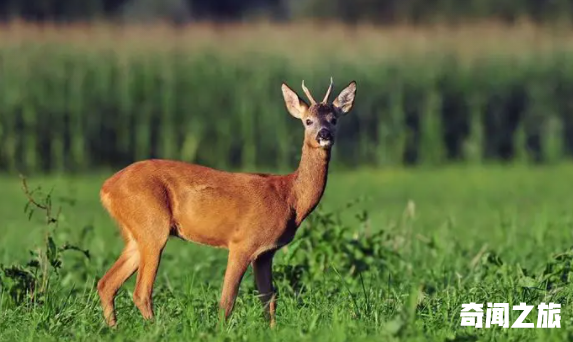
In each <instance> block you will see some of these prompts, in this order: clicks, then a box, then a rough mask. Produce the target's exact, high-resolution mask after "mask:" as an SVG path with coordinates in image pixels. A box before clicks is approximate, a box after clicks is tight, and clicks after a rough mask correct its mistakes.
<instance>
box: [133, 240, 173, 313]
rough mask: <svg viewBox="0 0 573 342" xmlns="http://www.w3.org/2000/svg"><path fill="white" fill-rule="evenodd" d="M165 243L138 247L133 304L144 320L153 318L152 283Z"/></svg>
mask: <svg viewBox="0 0 573 342" xmlns="http://www.w3.org/2000/svg"><path fill="white" fill-rule="evenodd" d="M166 242H167V238H166V239H165V241H162V242H161V243H160V244H159V245H158V244H152V245H146V246H144V247H143V246H142V247H140V254H141V261H140V263H139V271H138V273H137V280H136V283H135V290H134V291H133V302H134V303H135V306H137V308H138V309H139V311H140V312H141V315H142V316H143V318H144V319H148V320H150V319H152V318H153V301H152V294H153V283H154V282H155V277H156V276H157V270H158V268H159V262H160V259H161V254H162V252H163V248H164V247H165V243H166Z"/></svg>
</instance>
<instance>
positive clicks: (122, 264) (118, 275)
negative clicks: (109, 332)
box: [97, 240, 139, 327]
mask: <svg viewBox="0 0 573 342" xmlns="http://www.w3.org/2000/svg"><path fill="white" fill-rule="evenodd" d="M138 265H139V251H138V249H137V243H136V242H135V241H133V240H129V241H127V243H126V245H125V247H124V249H123V252H122V253H121V255H120V256H119V258H118V259H117V261H116V262H115V263H114V264H113V266H112V267H111V268H110V269H109V271H107V273H106V274H105V275H104V276H103V277H102V278H101V279H100V280H99V281H98V284H97V290H98V294H99V297H100V301H101V306H102V309H103V315H104V318H105V321H106V323H107V324H108V325H109V326H110V327H113V326H115V324H116V316H115V308H114V299H115V295H116V293H117V290H119V288H120V287H121V285H123V283H124V282H125V281H126V280H127V279H128V278H129V277H131V275H132V274H133V273H134V272H135V271H136V270H137V266H138Z"/></svg>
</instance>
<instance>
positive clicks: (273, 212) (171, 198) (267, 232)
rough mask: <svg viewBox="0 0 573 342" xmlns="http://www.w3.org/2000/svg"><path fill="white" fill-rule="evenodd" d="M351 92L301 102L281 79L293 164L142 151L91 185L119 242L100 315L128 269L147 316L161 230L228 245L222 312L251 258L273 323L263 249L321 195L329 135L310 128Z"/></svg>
mask: <svg viewBox="0 0 573 342" xmlns="http://www.w3.org/2000/svg"><path fill="white" fill-rule="evenodd" d="M331 86H332V83H331ZM355 91H356V85H355V83H354V82H352V83H351V84H350V85H349V86H348V87H347V88H346V89H345V90H343V91H342V92H341V94H340V95H339V96H338V97H337V99H336V100H335V101H334V103H333V104H324V103H314V101H313V100H311V102H313V103H312V104H311V105H310V106H308V105H307V104H306V103H305V102H304V101H303V100H302V99H300V98H299V97H298V95H296V93H294V91H292V90H291V89H290V88H289V87H288V86H287V85H286V84H283V96H284V98H285V103H286V105H287V109H288V110H289V112H290V113H291V114H292V115H293V116H295V117H297V118H299V119H301V120H303V123H305V139H304V143H303V148H302V157H301V161H300V165H299V167H298V169H297V170H296V171H295V172H293V173H291V174H288V175H272V174H255V173H230V172H226V171H220V170H215V169H212V168H209V167H205V166H201V165H194V164H189V163H185V162H181V161H173V160H162V159H152V160H145V161H140V162H136V163H133V164H131V165H129V166H128V167H126V168H124V169H123V170H121V171H119V172H117V173H116V174H115V175H113V176H112V177H110V178H109V179H107V180H106V181H105V182H104V184H103V186H102V188H101V191H100V197H101V202H102V204H103V206H104V208H105V209H106V210H107V211H108V212H109V214H110V216H111V217H112V218H113V219H114V220H115V221H117V222H118V224H119V227H120V230H121V233H122V235H123V238H124V240H125V247H124V250H123V252H122V254H121V255H120V257H119V258H118V260H117V261H116V262H115V264H114V265H113V266H112V267H111V269H110V270H109V271H108V272H107V273H106V274H105V275H104V276H103V278H102V279H101V280H100V281H99V282H98V293H99V296H100V299H101V304H102V308H103V313H104V317H105V319H106V322H107V323H108V324H109V325H110V326H114V325H115V324H116V317H115V309H114V297H115V294H116V292H117V290H118V289H119V288H120V287H121V285H122V284H123V283H124V282H125V281H126V280H127V279H128V278H129V277H130V276H131V275H132V274H133V273H135V271H138V274H137V280H136V286H135V291H134V295H133V300H134V303H135V304H136V306H137V307H138V308H139V310H140V311H141V314H142V315H143V317H144V318H146V319H150V318H152V317H153V309H152V302H151V298H152V291H153V283H154V281H155V277H156V274H157V269H158V267H159V262H160V259H161V253H162V251H163V248H164V247H165V244H166V243H167V240H168V238H169V236H177V237H180V238H182V239H185V240H188V241H193V242H196V243H200V244H204V245H209V246H213V247H219V248H226V249H228V250H229V256H228V264H227V270H226V272H225V278H224V284H223V291H222V295H221V301H220V307H221V309H222V310H224V315H225V318H227V317H228V316H229V315H230V314H231V311H232V309H233V305H234V302H235V298H236V296H237V291H238V288H239V285H240V282H241V279H242V277H243V275H244V273H245V271H246V269H247V268H248V266H249V264H252V266H253V270H254V274H255V280H256V285H257V288H258V290H259V292H260V293H261V300H262V302H263V304H264V306H265V313H266V314H267V316H268V317H269V318H270V320H271V325H272V326H273V325H274V324H275V318H274V316H275V308H276V303H275V295H274V289H273V286H272V258H273V256H274V254H275V251H276V250H277V249H279V248H280V247H282V246H284V245H286V244H288V243H289V242H291V241H292V239H293V238H294V235H295V233H296V230H297V228H298V227H299V226H300V224H301V223H302V221H303V220H304V219H305V218H306V217H307V216H308V215H309V214H310V213H311V212H312V211H313V210H314V208H315V207H316V205H317V204H318V203H319V201H320V199H321V198H322V195H323V193H324V189H325V186H326V181H327V175H328V164H329V161H330V147H331V146H332V144H330V145H329V146H328V147H324V146H321V145H320V144H319V142H318V138H317V133H318V131H319V130H320V129H329V130H330V131H331V132H333V133H334V127H335V123H334V121H333V119H336V118H337V117H339V116H341V115H343V114H346V113H347V112H349V111H350V109H351V108H352V105H353V102H354V95H355ZM329 92H330V88H329V91H328V92H327V94H328V93H329ZM327 97H328V96H326V97H325V101H326V100H327ZM308 122H312V123H311V124H308Z"/></svg>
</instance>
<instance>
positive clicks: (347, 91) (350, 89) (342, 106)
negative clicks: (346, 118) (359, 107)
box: [332, 81, 356, 115]
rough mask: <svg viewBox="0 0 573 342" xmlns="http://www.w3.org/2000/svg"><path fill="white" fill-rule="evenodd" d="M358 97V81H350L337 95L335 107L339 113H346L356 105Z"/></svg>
mask: <svg viewBox="0 0 573 342" xmlns="http://www.w3.org/2000/svg"><path fill="white" fill-rule="evenodd" d="M355 97H356V81H352V82H350V84H349V85H348V86H346V88H344V89H343V90H342V91H341V92H340V94H339V95H338V96H337V97H336V99H335V100H334V102H333V103H332V104H333V105H334V108H336V111H337V112H338V115H345V114H347V113H348V112H350V111H351V110H352V107H353V106H354V98H355Z"/></svg>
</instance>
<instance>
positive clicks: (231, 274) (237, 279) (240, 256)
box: [219, 249, 251, 320]
mask: <svg viewBox="0 0 573 342" xmlns="http://www.w3.org/2000/svg"><path fill="white" fill-rule="evenodd" d="M250 258H251V255H250V254H248V253H244V252H243V251H239V250H234V249H229V258H228V261H227V269H226V271H225V280H224V281H223V291H222V294H221V301H220V303H219V308H220V309H221V310H223V314H224V317H225V320H227V319H228V318H229V316H230V315H231V312H232V311H233V306H234V305H235V299H236V298H237V294H238V292H239V286H240V285H241V280H242V279H243V275H244V274H245V271H246V270H247V267H249V263H250Z"/></svg>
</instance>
